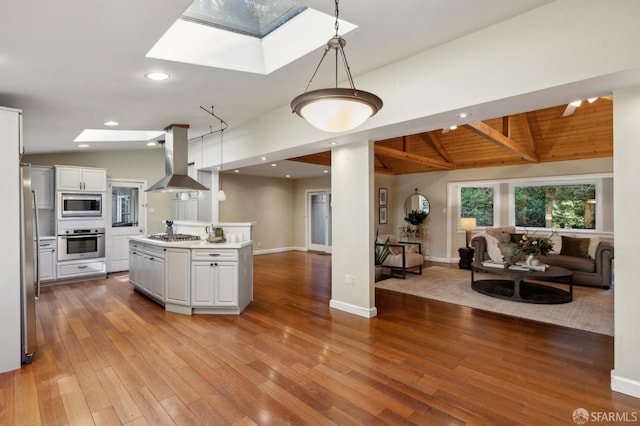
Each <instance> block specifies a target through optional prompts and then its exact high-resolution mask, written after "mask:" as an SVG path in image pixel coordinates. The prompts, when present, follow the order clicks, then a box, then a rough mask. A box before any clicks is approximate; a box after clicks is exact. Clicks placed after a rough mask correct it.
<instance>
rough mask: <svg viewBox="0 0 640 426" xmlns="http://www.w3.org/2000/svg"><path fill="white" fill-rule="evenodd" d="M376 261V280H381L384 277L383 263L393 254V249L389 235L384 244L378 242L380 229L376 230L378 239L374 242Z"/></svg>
mask: <svg viewBox="0 0 640 426" xmlns="http://www.w3.org/2000/svg"><path fill="white" fill-rule="evenodd" d="M374 247H375V249H374V251H373V252H374V262H375V266H376V271H375V272H376V278H375V279H376V281H380V278H381V277H382V264H383V263H384V261H385V260H386V259H387V257H389V255H390V254H391V249H390V248H389V237H387V239H386V240H385V242H384V243H382V245H379V244H378V231H377V230H376V239H375V243H374Z"/></svg>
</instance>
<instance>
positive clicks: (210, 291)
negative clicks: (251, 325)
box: [129, 237, 253, 315]
mask: <svg viewBox="0 0 640 426" xmlns="http://www.w3.org/2000/svg"><path fill="white" fill-rule="evenodd" d="M129 281H130V282H131V283H132V284H133V287H134V289H135V290H137V291H138V292H140V293H141V294H144V295H145V296H147V297H149V298H150V299H152V300H154V301H155V302H157V303H159V304H161V305H163V306H164V308H165V310H167V311H169V312H176V313H180V314H186V315H191V314H235V315H237V314H240V313H241V312H242V311H243V310H244V309H245V308H246V307H247V305H248V304H249V303H251V300H253V244H252V242H251V241H240V242H224V243H207V242H206V241H203V240H198V241H160V240H155V239H151V238H147V237H130V238H129Z"/></svg>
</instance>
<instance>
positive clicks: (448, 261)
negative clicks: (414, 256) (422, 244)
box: [424, 256, 458, 263]
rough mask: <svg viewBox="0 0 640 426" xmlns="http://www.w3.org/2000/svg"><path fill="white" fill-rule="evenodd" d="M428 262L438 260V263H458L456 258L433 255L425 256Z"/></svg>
mask: <svg viewBox="0 0 640 426" xmlns="http://www.w3.org/2000/svg"><path fill="white" fill-rule="evenodd" d="M424 258H425V259H427V260H428V261H430V262H439V263H458V259H449V258H447V257H435V256H425V257H424Z"/></svg>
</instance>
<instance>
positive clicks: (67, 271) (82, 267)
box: [56, 259, 107, 280]
mask: <svg viewBox="0 0 640 426" xmlns="http://www.w3.org/2000/svg"><path fill="white" fill-rule="evenodd" d="M106 273H107V267H106V265H105V262H104V259H102V260H78V261H75V260H67V261H64V262H58V263H57V271H56V275H57V279H58V280H67V279H69V280H71V279H73V280H76V279H77V278H89V277H92V276H96V277H97V276H102V277H104V275H105V274H106Z"/></svg>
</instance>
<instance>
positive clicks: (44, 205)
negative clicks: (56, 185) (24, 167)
mask: <svg viewBox="0 0 640 426" xmlns="http://www.w3.org/2000/svg"><path fill="white" fill-rule="evenodd" d="M31 189H33V190H34V191H36V196H37V205H36V207H37V208H39V209H47V210H53V209H54V206H55V191H54V190H53V167H45V166H31Z"/></svg>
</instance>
